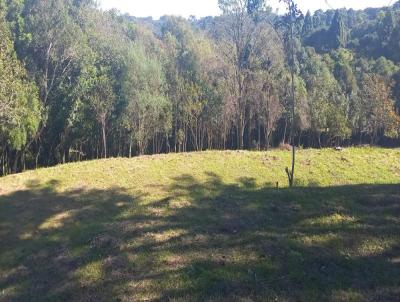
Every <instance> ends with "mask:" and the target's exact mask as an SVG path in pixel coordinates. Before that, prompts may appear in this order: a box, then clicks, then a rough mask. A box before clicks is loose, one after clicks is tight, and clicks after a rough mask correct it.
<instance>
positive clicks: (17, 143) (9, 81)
mask: <svg viewBox="0 0 400 302" xmlns="http://www.w3.org/2000/svg"><path fill="white" fill-rule="evenodd" d="M40 118H41V108H40V104H39V99H38V92H37V88H36V86H35V85H34V84H33V83H32V82H31V81H30V80H29V79H28V77H27V74H26V70H25V69H24V67H23V65H22V64H21V62H19V61H18V59H17V57H16V54H15V51H14V49H13V44H12V41H11V36H10V32H9V29H8V27H7V23H6V22H5V19H4V16H3V15H2V14H1V13H0V142H1V143H2V146H0V150H2V151H3V152H4V149H3V148H4V146H7V145H8V146H9V147H10V149H11V150H21V149H22V148H23V147H24V146H25V144H26V143H27V141H28V139H29V138H30V137H32V135H34V134H35V131H36V129H37V128H38V124H39V121H40Z"/></svg>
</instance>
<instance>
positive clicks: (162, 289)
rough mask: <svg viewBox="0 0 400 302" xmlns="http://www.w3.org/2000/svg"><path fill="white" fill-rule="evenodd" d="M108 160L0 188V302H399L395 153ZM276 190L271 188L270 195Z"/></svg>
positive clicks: (13, 179) (399, 195)
mask: <svg viewBox="0 0 400 302" xmlns="http://www.w3.org/2000/svg"><path fill="white" fill-rule="evenodd" d="M289 164H290V153H289V152H284V151H271V152H233V151H232V152H204V153H190V154H170V155H160V156H153V157H141V158H134V159H108V160H99V161H92V162H84V163H76V164H68V165H63V166H58V167H54V168H49V169H40V170H37V171H30V172H26V173H22V174H19V175H13V176H9V177H5V178H2V179H0V242H1V246H0V301H399V297H400V185H399V184H400V149H377V148H365V149H356V148H354V149H346V150H344V151H343V152H336V151H333V150H300V151H299V152H298V162H297V167H296V169H297V170H296V184H297V185H296V188H292V189H289V188H286V185H287V180H286V175H285V172H284V168H285V167H286V166H289ZM277 182H278V183H279V189H277V188H276V183H277Z"/></svg>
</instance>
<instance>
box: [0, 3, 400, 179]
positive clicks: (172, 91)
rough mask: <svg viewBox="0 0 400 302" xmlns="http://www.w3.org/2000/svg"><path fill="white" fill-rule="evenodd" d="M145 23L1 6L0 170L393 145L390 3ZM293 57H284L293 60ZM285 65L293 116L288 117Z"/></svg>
mask: <svg viewBox="0 0 400 302" xmlns="http://www.w3.org/2000/svg"><path fill="white" fill-rule="evenodd" d="M219 4H220V7H221V9H222V11H223V14H222V15H221V16H219V17H207V18H203V19H200V20H196V19H195V18H190V19H189V20H185V19H182V18H177V17H168V16H166V17H163V18H161V19H160V20H157V21H154V20H151V19H137V18H133V17H130V16H127V15H121V14H119V13H118V12H116V11H108V12H103V11H101V10H100V9H98V8H97V7H96V5H95V3H94V2H93V1H91V0H48V1H42V0H0V163H1V167H0V169H1V170H0V173H1V174H2V175H5V174H8V173H12V172H18V171H21V170H24V169H28V168H35V167H37V166H49V165H54V164H57V163H65V162H71V161H79V160H86V159H94V158H100V157H112V156H134V155H139V154H155V153H163V152H185V151H193V150H205V149H243V148H247V149H268V148H269V147H274V146H278V145H279V144H285V143H288V139H289V135H290V133H289V132H290V129H291V125H292V123H294V129H295V130H294V131H295V133H294V135H295V138H296V139H295V141H296V143H297V144H298V145H300V146H304V147H323V146H332V145H337V144H363V143H369V144H389V145H396V144H398V143H399V134H400V118H399V113H400V65H399V63H400V57H399V55H400V44H399V43H400V3H396V4H395V5H393V6H392V7H387V8H382V9H368V10H364V11H354V10H337V11H333V10H331V11H327V12H322V11H317V12H316V13H315V14H313V15H311V14H310V13H307V14H305V15H301V16H299V17H298V19H297V20H295V22H296V23H295V25H296V26H295V37H296V41H295V50H294V51H295V60H294V61H293V60H291V59H290V57H291V56H290V54H289V49H290V46H291V45H290V43H289V39H288V26H287V25H288V20H287V19H286V17H284V16H278V15H275V14H273V13H272V12H271V9H270V8H269V7H268V6H267V5H266V4H265V2H264V1H263V0H246V1H237V0H220V1H219ZM292 64H293V65H292ZM290 66H294V68H295V79H294V82H295V88H296V115H295V116H294V117H292V116H291V114H290V106H291V100H292V98H291V90H290V84H291V77H290Z"/></svg>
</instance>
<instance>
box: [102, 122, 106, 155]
mask: <svg viewBox="0 0 400 302" xmlns="http://www.w3.org/2000/svg"><path fill="white" fill-rule="evenodd" d="M101 133H102V137H103V152H104V154H103V155H104V158H107V139H106V122H105V120H103V121H102V122H101Z"/></svg>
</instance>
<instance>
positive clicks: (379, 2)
mask: <svg viewBox="0 0 400 302" xmlns="http://www.w3.org/2000/svg"><path fill="white" fill-rule="evenodd" d="M98 1H99V3H100V7H102V8H103V9H104V10H108V9H111V8H116V9H118V10H119V11H120V12H122V13H128V14H130V15H132V16H136V17H149V16H151V17H153V18H154V19H158V18H160V16H163V15H178V16H183V17H186V18H187V17H189V16H191V15H193V16H196V17H198V18H200V17H205V16H216V15H219V14H220V13H221V12H220V10H219V8H218V0H98ZM327 1H328V2H329V4H330V6H328V4H327V3H326V0H298V1H297V4H298V6H299V8H300V9H301V10H302V11H303V12H304V13H305V12H307V10H310V11H311V12H313V11H315V10H317V9H323V10H327V9H329V8H335V9H336V8H343V7H346V8H354V9H363V8H366V7H381V6H386V5H389V4H391V3H394V2H396V1H397V0H392V1H390V0H327ZM268 3H269V5H270V6H271V7H273V8H274V9H278V10H279V12H280V13H283V12H284V10H283V7H282V5H281V4H280V3H279V0H268Z"/></svg>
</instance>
